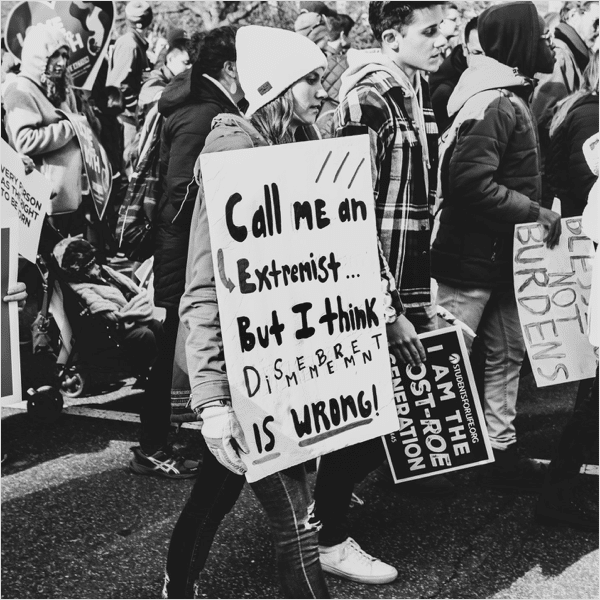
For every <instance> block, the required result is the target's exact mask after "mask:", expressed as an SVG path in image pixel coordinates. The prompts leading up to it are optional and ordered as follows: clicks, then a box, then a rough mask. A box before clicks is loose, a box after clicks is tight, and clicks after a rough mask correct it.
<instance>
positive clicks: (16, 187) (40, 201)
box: [0, 140, 52, 263]
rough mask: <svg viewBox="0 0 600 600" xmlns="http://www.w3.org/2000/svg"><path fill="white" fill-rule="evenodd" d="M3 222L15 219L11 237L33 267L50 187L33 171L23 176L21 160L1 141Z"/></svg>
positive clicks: (46, 209)
mask: <svg viewBox="0 0 600 600" xmlns="http://www.w3.org/2000/svg"><path fill="white" fill-rule="evenodd" d="M0 147H1V150H2V160H1V170H2V178H1V189H2V204H1V205H0V207H1V208H0V215H1V216H2V222H3V223H4V222H5V219H9V218H11V217H14V218H15V219H16V221H17V222H18V225H17V227H16V228H15V231H14V235H15V236H16V237H17V238H18V240H19V243H18V248H19V254H21V256H23V258H26V259H27V260H28V261H30V262H32V263H35V261H36V259H37V251H38V246H39V244H40V235H41V233H42V225H43V223H44V217H45V216H46V213H47V212H48V208H49V207H50V195H51V194H52V184H51V183H50V182H49V181H48V180H47V179H46V178H45V177H44V176H43V175H42V174H41V173H40V172H39V171H36V170H33V171H32V172H31V173H29V174H28V175H25V166H24V164H23V161H22V159H21V157H20V156H19V155H18V154H17V153H16V152H15V151H14V150H13V149H12V148H11V147H10V146H9V145H8V144H7V143H6V142H5V141H4V140H1V141H0Z"/></svg>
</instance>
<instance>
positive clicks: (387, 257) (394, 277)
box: [334, 71, 438, 313]
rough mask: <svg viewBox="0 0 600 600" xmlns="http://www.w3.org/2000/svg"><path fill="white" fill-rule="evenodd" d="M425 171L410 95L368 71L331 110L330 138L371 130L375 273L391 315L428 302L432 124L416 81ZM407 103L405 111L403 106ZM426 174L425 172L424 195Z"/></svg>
mask: <svg viewBox="0 0 600 600" xmlns="http://www.w3.org/2000/svg"><path fill="white" fill-rule="evenodd" d="M421 85H422V91H423V94H422V95H423V105H424V106H423V115H424V120H425V129H426V134H427V142H428V148H429V162H430V168H429V172H428V173H425V171H426V169H425V167H424V165H423V155H422V149H421V143H420V140H419V136H418V134H417V132H416V129H415V127H416V126H415V123H414V121H413V119H412V118H411V116H410V113H409V110H410V99H409V98H408V97H405V92H404V90H403V88H402V87H401V86H400V84H399V83H398V82H397V81H396V80H395V79H394V78H393V77H392V76H391V75H390V74H388V73H386V72H385V71H377V72H374V73H370V74H368V75H366V76H365V77H364V78H363V79H362V80H361V81H360V82H359V83H358V85H357V86H355V87H354V88H353V89H351V90H350V92H348V94H347V95H346V97H345V98H344V99H343V101H342V102H341V103H340V105H339V107H338V108H337V110H336V113H335V118H334V127H335V135H336V137H342V136H349V135H360V134H365V133H368V134H369V138H370V142H371V170H372V175H373V187H374V190H373V191H374V196H375V216H376V222H377V233H378V236H379V250H380V263H381V275H382V279H383V280H387V284H388V285H387V287H388V290H389V291H390V293H391V294H392V303H393V306H394V308H395V309H396V312H397V313H404V312H405V309H407V308H409V309H418V308H420V307H425V306H428V305H430V304H431V301H432V299H431V286H430V238H431V228H432V225H433V207H434V204H435V194H436V187H437V184H436V176H437V154H438V150H437V148H438V128H437V124H436V122H435V117H434V114H433V110H432V108H431V101H430V98H429V88H428V85H427V82H426V81H425V80H423V79H422V80H421ZM407 109H408V110H407ZM425 177H428V182H429V194H427V192H426V187H425V179H424V178H425Z"/></svg>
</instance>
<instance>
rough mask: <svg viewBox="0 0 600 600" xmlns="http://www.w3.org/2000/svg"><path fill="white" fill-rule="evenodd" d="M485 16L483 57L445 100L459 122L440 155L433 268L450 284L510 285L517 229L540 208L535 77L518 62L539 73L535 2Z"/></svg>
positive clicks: (481, 29)
mask: <svg viewBox="0 0 600 600" xmlns="http://www.w3.org/2000/svg"><path fill="white" fill-rule="evenodd" d="M499 6H500V5H499ZM484 17H485V18H484ZM484 17H480V20H479V34H480V39H481V40H482V43H483V45H484V48H483V49H484V51H485V53H486V56H480V57H474V58H473V61H472V64H471V66H470V67H469V68H468V69H467V70H466V71H465V72H464V74H463V75H462V77H461V79H460V81H459V83H458V85H457V86H456V89H455V90H454V93H453V94H452V96H451V97H450V101H449V102H448V114H449V115H450V116H453V115H455V114H456V117H455V118H456V121H455V123H456V124H457V125H459V124H460V123H462V124H460V126H459V129H458V134H457V137H456V144H455V146H454V149H453V151H452V152H451V154H450V159H449V160H447V159H446V158H445V157H444V159H443V160H442V169H441V183H442V191H443V192H444V193H443V198H444V201H443V204H442V209H441V213H440V226H439V230H438V233H437V235H436V238H435V241H434V243H433V246H432V252H431V262H432V264H431V267H432V275H433V277H434V278H435V279H437V280H438V281H442V282H444V283H447V284H450V285H454V286H459V287H460V286H463V287H471V288H473V287H476V288H488V289H490V288H491V289H495V288H499V289H510V288H512V285H513V283H512V282H513V274H512V254H513V235H514V226H515V224H517V223H531V222H535V221H537V218H538V216H539V210H540V208H539V203H540V200H541V193H542V182H541V173H540V151H539V143H538V138H537V128H536V127H535V124H534V120H533V116H532V114H531V109H530V108H529V105H528V104H527V99H528V98H529V97H530V95H531V89H532V87H531V80H530V79H529V78H528V77H526V76H524V75H521V74H520V73H519V70H518V67H521V68H522V72H524V73H526V74H527V73H533V72H535V70H534V65H535V61H536V53H537V46H536V45H537V43H538V40H539V38H540V35H541V33H542V32H541V31H540V26H539V21H538V16H537V11H536V9H535V6H534V5H533V4H531V3H525V2H524V3H522V4H516V3H515V5H514V8H513V9H512V12H511V14H510V17H509V18H508V19H507V18H506V11H504V10H497V9H495V8H494V7H492V8H491V9H488V11H486V13H485V15H484ZM507 20H508V21H510V22H508V23H507V22H506V21H507ZM503 29H506V31H503ZM509 29H510V34H509V33H508V30H509ZM494 32H496V33H497V34H498V35H494ZM486 42H487V46H486ZM532 46H533V47H532ZM528 61H529V62H528ZM462 111H465V112H462ZM457 113H458V114H457ZM465 115H466V116H467V118H466V119H464V120H463V116H465Z"/></svg>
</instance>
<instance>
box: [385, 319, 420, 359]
mask: <svg viewBox="0 0 600 600" xmlns="http://www.w3.org/2000/svg"><path fill="white" fill-rule="evenodd" d="M386 330H387V337H388V344H389V346H390V350H391V351H392V352H393V353H394V356H395V357H396V358H397V359H398V360H399V361H400V362H402V363H405V364H406V363H407V364H409V365H410V366H411V367H418V366H420V365H421V363H423V362H425V360H426V359H427V355H426V354H425V348H423V344H421V340H420V339H419V338H418V336H417V332H416V330H415V328H414V326H413V324H412V323H411V322H410V321H409V320H408V319H407V318H406V317H405V316H404V315H400V316H399V317H398V319H397V320H396V321H395V322H394V323H388V324H387V325H386Z"/></svg>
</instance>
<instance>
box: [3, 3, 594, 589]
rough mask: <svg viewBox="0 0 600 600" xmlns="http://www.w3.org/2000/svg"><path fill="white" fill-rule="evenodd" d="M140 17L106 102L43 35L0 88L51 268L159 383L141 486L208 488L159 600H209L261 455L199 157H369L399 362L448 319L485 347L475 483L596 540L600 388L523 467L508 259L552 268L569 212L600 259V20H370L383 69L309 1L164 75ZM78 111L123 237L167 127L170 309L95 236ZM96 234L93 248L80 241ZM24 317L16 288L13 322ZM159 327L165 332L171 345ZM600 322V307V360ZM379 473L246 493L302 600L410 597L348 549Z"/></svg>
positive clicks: (139, 464)
mask: <svg viewBox="0 0 600 600" xmlns="http://www.w3.org/2000/svg"><path fill="white" fill-rule="evenodd" d="M125 16H126V19H127V25H128V30H127V32H126V33H124V34H123V35H121V36H120V37H118V38H117V39H116V42H115V44H114V46H113V47H112V49H111V51H110V54H109V59H107V61H106V64H105V65H103V68H101V69H100V72H99V75H98V81H97V83H96V85H95V86H94V89H93V90H92V92H91V93H82V92H81V91H80V90H75V89H74V88H72V86H71V85H70V81H69V77H68V69H67V65H68V61H69V47H68V44H67V43H66V40H65V38H64V36H63V34H62V33H61V32H60V31H58V30H57V29H55V28H53V27H51V26H49V25H36V26H34V27H32V28H31V29H30V30H28V32H27V35H26V36H25V39H24V42H23V50H22V55H21V61H20V65H11V71H13V72H11V73H10V74H7V75H6V80H5V81H4V82H3V87H2V102H3V128H2V131H3V136H4V137H5V139H7V141H8V142H9V143H10V144H11V145H12V147H13V148H14V149H15V150H16V151H17V152H18V153H19V154H20V155H21V156H22V157H23V160H24V162H26V163H27V164H28V165H29V168H36V169H38V170H40V171H41V173H42V174H44V175H45V176H46V177H47V178H48V179H49V180H50V181H51V183H52V189H53V196H52V199H51V210H50V215H49V217H48V222H49V224H50V225H51V226H52V228H53V231H55V232H57V233H58V234H60V235H61V236H64V237H65V239H64V240H62V241H60V242H58V244H57V245H56V247H55V248H54V249H53V256H54V258H55V260H56V262H57V263H58V265H59V266H60V267H61V268H62V269H63V270H64V271H65V272H66V275H67V278H68V280H69V282H70V284H71V286H72V288H73V289H74V291H75V292H76V293H77V294H79V296H80V297H81V298H82V299H83V301H84V302H86V303H87V304H88V305H89V306H90V308H91V307H95V309H94V310H92V312H94V311H95V312H97V313H100V314H101V315H102V317H103V318H104V319H107V320H108V321H112V322H113V323H115V322H118V323H119V324H120V325H122V327H121V330H122V336H123V342H124V344H125V345H127V344H129V347H130V348H131V349H132V350H131V351H130V353H131V354H134V355H136V358H137V359H138V362H143V363H144V365H145V367H146V371H147V372H146V373H145V376H144V382H145V383H144V385H145V388H146V392H145V394H146V397H145V401H144V402H143V404H142V406H143V408H142V409H141V414H140V421H141V427H140V444H139V446H136V447H134V448H132V451H133V458H132V459H131V462H130V467H131V469H132V470H133V471H135V472H136V473H140V474H154V475H162V476H165V477H170V478H189V477H196V481H195V484H194V487H193V489H192V492H191V495H190V498H189V500H188V501H187V503H186V505H185V507H184V508H183V511H182V513H181V515H180V517H179V519H178V521H177V524H176V526H175V530H174V532H173V535H172V539H171V543H170V546H169V551H168V556H167V561H166V577H165V586H164V591H163V593H164V597H168V598H192V597H194V593H195V589H194V588H195V584H196V582H197V580H198V577H199V574H200V572H201V570H202V568H203V566H204V563H205V561H206V559H207V556H208V554H209V551H210V547H211V544H212V541H213V538H214V536H215V534H216V532H217V530H218V527H219V524H220V523H221V521H222V519H223V518H224V517H225V515H226V514H227V513H228V512H229V511H230V510H231V508H232V507H233V505H234V504H235V502H236V500H237V498H238V496H239V494H240V492H241V490H242V487H243V485H244V481H245V478H244V471H245V467H244V463H243V461H242V460H241V458H240V456H241V453H243V452H244V449H245V448H246V447H247V446H246V441H245V439H244V435H243V432H242V430H241V427H240V425H239V423H238V420H237V418H236V415H235V411H234V409H233V408H232V406H231V402H230V391H229V385H228V380H227V374H226V366H225V362H224V354H223V347H222V338H221V329H220V328H221V325H220V322H219V317H218V306H217V300H216V290H215V280H214V273H213V266H212V265H213V261H212V255H211V248H210V239H209V235H208V219H207V210H206V199H205V196H204V189H203V184H202V173H201V171H200V161H199V156H200V155H201V154H204V153H212V152H223V151H229V150H235V149H246V148H255V147H261V146H267V145H279V144H287V143H293V142H296V141H306V140H318V139H321V138H325V137H344V136H353V135H359V134H365V133H366V134H368V136H369V140H370V150H371V171H372V180H373V194H374V199H375V214H376V223H377V234H378V238H379V259H380V268H381V279H382V283H383V285H382V287H383V288H384V289H385V298H384V305H385V306H386V310H385V322H386V329H387V337H388V343H389V346H390V350H391V351H392V352H393V353H394V354H395V355H396V356H397V358H398V359H399V360H400V361H401V362H403V363H406V364H409V365H411V366H414V367H418V366H419V365H421V363H422V362H424V361H425V360H426V355H425V351H424V348H423V346H422V344H421V342H420V340H419V337H418V335H419V334H420V333H423V332H427V331H432V330H434V329H436V328H439V327H443V326H445V324H444V322H442V321H441V320H440V319H439V318H438V316H437V312H436V304H437V305H441V306H443V307H444V308H446V309H447V310H448V311H450V313H452V315H454V316H455V317H456V318H458V319H459V320H460V321H462V322H463V323H464V324H466V325H467V326H468V327H469V328H470V329H471V330H473V331H475V332H477V337H476V339H475V341H473V339H472V338H471V337H468V336H467V340H466V341H467V346H468V349H469V351H470V352H471V354H472V361H473V363H474V364H476V365H479V367H480V382H479V383H480V395H481V399H482V405H483V412H484V416H485V423H486V426H487V430H488V434H489V438H490V442H491V446H492V449H493V453H494V463H492V464H491V465H488V466H486V467H485V468H481V472H482V474H483V476H482V483H483V485H486V486H489V487H490V488H493V489H512V490H519V491H523V492H539V493H540V499H539V501H538V503H537V507H536V515H537V518H538V519H539V520H540V521H541V522H545V523H561V524H566V525H569V526H572V527H575V528H581V529H590V530H595V529H597V527H598V515H597V512H596V513H593V514H590V513H584V512H582V509H581V507H579V506H578V505H577V503H576V501H575V499H574V494H573V490H574V489H575V487H576V484H577V474H578V472H579V468H580V466H581V465H582V464H583V463H584V462H585V460H586V457H587V455H588V454H587V452H588V451H589V450H592V449H594V448H597V444H598V371H596V377H595V378H594V379H591V380H586V381H582V382H581V383H580V386H579V391H578V394H577V400H576V405H575V409H574V411H573V415H572V417H571V419H570V421H569V423H568V425H567V427H566V428H565V430H564V432H563V434H562V436H561V439H560V443H559V446H558V448H557V451H556V456H555V458H554V459H553V461H552V462H551V463H550V466H549V467H548V468H546V467H545V466H544V465H542V464H541V463H540V462H537V461H535V460H532V459H531V458H529V457H525V456H522V455H521V453H520V452H519V451H518V443H517V432H516V429H515V418H516V415H517V410H518V391H519V381H520V377H521V372H522V367H523V363H524V361H525V354H526V353H525V344H524V340H523V335H522V331H521V326H520V323H519V317H518V311H517V302H516V297H515V291H514V284H513V272H512V255H513V252H512V239H513V233H514V227H515V225H517V224H520V223H539V224H540V225H541V226H542V228H543V229H544V230H545V232H546V237H545V243H546V244H547V246H548V247H549V248H552V247H554V246H556V244H557V243H558V241H559V239H560V236H561V220H560V218H561V215H560V214H559V213H558V212H556V207H557V201H556V200H555V199H557V200H558V204H559V205H560V210H561V212H562V216H569V217H570V216H582V215H583V226H584V231H585V233H586V234H587V235H588V236H589V237H590V238H592V239H593V240H594V241H596V242H597V240H598V237H599V235H600V232H599V227H600V224H599V221H598V202H600V199H599V197H598V193H597V192H598V190H597V177H598V150H597V136H598V130H599V125H598V55H599V53H598V44H597V33H598V16H599V7H598V3H597V2H564V3H563V7H562V9H561V11H560V13H559V14H548V15H541V14H539V13H538V10H537V9H536V7H535V5H534V4H533V3H532V2H511V3H497V4H496V3H492V5H491V6H490V7H489V8H487V9H486V10H484V11H483V12H482V13H481V14H479V15H477V16H475V17H473V18H471V19H470V20H468V21H466V22H461V14H460V11H459V10H458V7H457V6H456V5H454V4H450V3H448V2H377V1H373V2H370V5H369V10H368V19H369V25H370V27H371V29H372V32H373V36H374V38H375V40H376V46H377V48H376V49H372V50H356V49H353V48H352V47H351V39H352V38H351V31H352V28H353V27H354V25H355V23H354V21H353V19H352V18H351V17H349V16H348V15H342V14H338V13H337V12H336V11H335V10H333V9H332V8H330V7H328V6H327V5H325V4H324V3H323V2H300V14H299V16H298V18H297V20H296V22H295V24H294V30H295V31H288V30H284V29H277V28H270V27H262V26H259V25H248V26H243V27H240V28H238V29H237V30H236V29H235V28H233V27H230V26H224V27H218V28H215V29H213V30H210V31H206V32H191V35H190V34H189V33H188V32H186V31H184V30H183V29H181V28H175V29H172V30H171V31H169V32H168V33H167V35H166V38H165V44H164V47H163V48H162V50H161V51H160V53H159V54H158V56H153V55H151V53H150V52H149V44H148V39H147V37H148V32H149V28H150V26H151V24H152V20H153V14H152V8H151V6H150V4H149V3H148V2H145V1H144V0H132V1H131V2H128V3H127V5H126V9H125ZM4 67H5V65H4V64H3V71H7V70H8V69H6V70H5V69H4ZM14 71H18V74H16V73H15V72H14ZM3 77H4V72H3ZM265 82H268V83H269V85H268V86H266V87H265ZM57 109H60V111H62V112H58V111H57ZM69 112H78V113H82V114H85V115H86V116H88V119H89V120H90V125H91V127H92V129H94V131H95V132H96V133H97V135H98V137H99V139H100V140H101V142H102V143H103V144H104V146H105V147H106V150H107V154H108V155H109V159H110V161H111V165H112V168H113V176H114V186H113V193H112V195H111V198H110V200H109V208H108V210H107V216H106V218H105V220H106V221H107V223H108V229H109V230H110V229H111V228H112V229H113V230H114V226H115V223H116V216H117V215H118V212H119V207H120V204H121V203H122V202H123V200H124V197H125V191H126V189H127V185H128V180H129V178H130V177H131V175H132V173H135V170H136V168H137V160H138V157H139V152H140V147H141V146H142V145H143V141H144V139H143V138H144V135H145V133H144V132H147V131H148V129H149V127H148V125H149V123H154V122H155V119H160V155H159V156H160V158H159V179H160V185H161V190H162V195H161V198H160V202H159V210H158V211H157V217H156V222H155V223H154V227H155V236H154V240H153V244H154V246H153V250H154V256H153V267H152V268H153V275H154V280H153V297H152V298H151V297H149V296H148V295H147V293H145V292H143V291H142V290H141V289H140V288H139V287H138V286H136V285H135V284H134V283H133V282H132V281H131V280H129V279H128V278H124V277H123V275H121V274H119V273H117V272H116V271H114V269H113V268H111V266H110V265H107V264H103V263H106V262H107V257H108V262H111V261H118V260H119V259H118V256H117V258H114V257H115V253H116V252H117V245H116V243H115V241H114V239H111V236H110V235H108V234H106V230H105V232H104V234H98V233H97V232H96V234H90V233H89V232H88V231H87V230H86V223H87V224H88V225H89V222H90V217H89V215H90V213H91V211H90V209H89V203H87V204H86V197H87V196H88V193H89V190H88V189H87V187H86V186H87V183H86V181H85V178H82V177H81V173H82V159H81V151H80V149H79V145H78V142H77V138H76V135H75V131H74V129H73V126H72V125H71V123H70V122H69V120H68V119H66V118H65V117H64V114H63V113H69ZM442 133H443V137H442V138H441V139H442V143H441V144H440V135H441V134H442ZM594 136H596V137H595V140H596V141H595V142H594V141H592V142H590V140H593V139H594ZM590 148H591V150H590ZM594 186H596V187H594ZM93 224H94V223H92V225H93ZM95 225H96V229H98V222H96V223H95ZM109 233H110V232H109ZM79 234H83V236H84V237H85V238H87V241H86V239H81V238H74V237H73V236H77V235H79ZM90 242H92V243H93V244H95V245H96V248H95V249H94V247H93V246H92V244H91V243H90ZM111 257H113V258H111ZM596 265H597V262H596ZM113 266H114V265H113ZM595 278H596V279H595V282H594V287H593V290H592V296H593V297H597V295H598V293H599V292H598V286H597V281H598V274H597V273H595ZM125 280H127V281H125ZM433 281H435V282H436V283H435V288H433V287H432V282H433ZM24 296H25V293H24V289H23V286H22V285H19V286H17V287H15V288H13V289H11V290H10V294H9V296H7V297H6V298H5V300H7V301H10V300H16V301H22V300H23V298H24ZM153 305H154V306H158V307H161V308H163V309H164V311H165V316H164V318H163V319H162V322H159V321H157V320H156V319H155V318H154V313H153ZM598 306H599V305H598V304H597V303H596V304H594V302H593V301H592V302H591V303H590V313H591V314H590V322H591V325H590V339H591V341H592V343H593V344H594V345H596V346H597V345H598V335H597V330H598V316H597V314H596V313H595V311H596V310H597V309H598ZM594 332H596V333H594ZM137 370H138V371H144V366H142V365H140V366H138V369H137ZM178 378H179V379H181V380H182V381H183V383H182V384H181V386H180V385H179V383H180V382H179V381H178ZM186 386H189V389H190V390H191V393H190V392H189V391H188V392H187V395H186V396H185V402H184V404H185V408H184V410H183V412H184V415H183V417H182V415H181V414H178V415H175V417H173V418H183V419H185V418H189V419H192V420H198V421H200V422H201V423H202V430H201V431H202V435H203V438H204V441H205V452H204V453H203V457H202V460H201V461H199V460H197V459H198V458H199V457H195V458H194V459H191V458H190V457H187V456H185V453H182V452H181V450H180V449H178V448H177V447H176V446H174V445H173V444H172V443H170V442H169V437H170V430H171V420H172V415H171V400H172V398H171V392H172V388H173V389H174V392H173V393H174V394H176V393H177V391H178V389H179V387H181V389H184V390H185V389H187V387H186ZM376 469H378V470H379V471H380V474H381V475H382V476H383V477H387V478H388V479H389V478H391V476H390V474H389V468H388V467H387V466H386V456H385V452H384V447H383V445H382V442H381V440H380V439H375V440H371V441H368V442H363V443H360V444H356V445H353V446H350V447H347V448H344V449H342V450H339V451H336V452H333V453H331V454H327V455H325V456H323V457H322V458H321V460H320V464H319V467H318V472H317V476H316V484H315V488H314V490H312V491H311V490H310V489H309V485H308V479H307V473H306V466H305V465H300V466H297V467H293V468H290V469H287V470H285V471H282V472H279V473H276V474H274V475H271V476H268V477H266V478H264V479H261V480H259V481H257V482H254V483H252V484H251V487H252V490H253V492H254V493H255V494H256V496H257V498H258V500H259V502H260V503H261V505H262V506H263V508H264V509H265V512H266V514H267V515H268V518H269V522H270V524H271V526H272V530H273V535H274V540H275V549H276V557H277V567H278V573H279V579H280V583H281V588H282V593H283V595H284V597H287V598H327V597H329V596H328V591H327V584H326V581H325V578H324V576H323V572H326V573H331V574H334V575H337V576H339V577H343V578H347V579H350V580H353V581H357V582H361V583H365V584H381V583H387V582H390V581H393V580H394V579H395V578H396V577H397V575H398V573H397V570H396V569H395V568H394V566H392V565H388V564H386V563H385V562H384V561H383V560H380V559H377V558H375V557H373V556H371V555H370V554H368V553H367V552H366V551H365V550H363V549H362V548H361V547H360V546H359V544H358V543H357V542H356V541H355V540H354V539H353V538H352V537H351V531H350V529H349V524H348V519H347V517H348V511H349V507H350V504H351V500H352V495H353V491H354V486H355V485H356V484H357V483H359V482H360V481H362V480H363V479H364V478H365V477H366V476H367V475H368V474H369V473H371V472H373V471H374V470H376ZM401 485H403V484H401ZM404 485H411V486H412V487H413V488H414V491H415V492H416V493H419V494H423V495H443V494H448V493H452V491H453V484H452V483H451V482H450V481H449V480H448V479H447V478H445V477H443V476H441V475H437V476H431V477H428V478H425V479H421V480H419V481H418V482H416V483H415V482H412V483H410V484H404ZM313 498H314V501H313Z"/></svg>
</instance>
